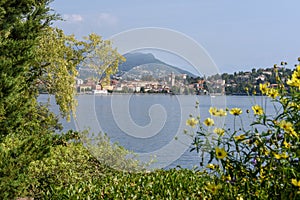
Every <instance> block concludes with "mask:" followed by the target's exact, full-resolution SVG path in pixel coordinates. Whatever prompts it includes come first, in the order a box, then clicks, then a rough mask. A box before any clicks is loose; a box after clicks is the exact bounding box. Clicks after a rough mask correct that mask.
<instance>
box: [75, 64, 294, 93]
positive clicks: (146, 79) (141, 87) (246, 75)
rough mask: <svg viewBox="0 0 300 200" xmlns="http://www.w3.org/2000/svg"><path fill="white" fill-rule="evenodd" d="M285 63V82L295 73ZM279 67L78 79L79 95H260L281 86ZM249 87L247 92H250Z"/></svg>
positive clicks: (283, 76)
mask: <svg viewBox="0 0 300 200" xmlns="http://www.w3.org/2000/svg"><path fill="white" fill-rule="evenodd" d="M284 64H285V63H283V65H281V66H278V67H277V66H276V71H277V74H278V75H279V76H278V77H280V79H281V80H282V81H283V82H286V80H287V78H288V77H289V76H290V75H291V73H292V70H291V69H288V68H285V67H284ZM278 77H277V76H276V72H275V68H265V69H262V68H260V69H255V68H253V69H252V70H251V71H246V72H243V71H240V72H234V73H233V74H228V73H223V74H216V75H214V76H210V77H205V76H204V77H196V78H195V77H192V76H189V75H187V74H175V73H174V72H172V73H170V74H168V75H165V76H161V77H159V78H157V77H156V78H155V77H153V76H151V75H144V76H140V77H139V78H132V77H131V78H128V77H127V78H126V79H124V78H123V77H122V76H113V77H112V78H111V80H110V84H106V85H105V84H103V83H102V81H101V80H98V79H97V78H87V79H85V80H83V79H80V78H78V79H77V80H76V88H77V92H78V93H79V94H92V93H95V94H97V93H99V94H107V93H165V94H186V95H188V94H196V95H208V94H210V93H214V94H226V95H246V94H247V92H249V93H250V94H257V95H259V94H260V91H259V84H260V83H264V82H269V83H270V87H277V82H276V78H277V79H278ZM246 88H247V89H246Z"/></svg>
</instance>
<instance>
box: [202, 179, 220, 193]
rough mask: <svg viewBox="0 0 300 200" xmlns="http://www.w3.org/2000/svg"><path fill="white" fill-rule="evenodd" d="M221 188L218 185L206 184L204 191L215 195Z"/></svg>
mask: <svg viewBox="0 0 300 200" xmlns="http://www.w3.org/2000/svg"><path fill="white" fill-rule="evenodd" d="M221 188H222V186H221V185H220V184H218V185H215V184H211V183H210V182H209V183H207V184H206V187H205V189H206V190H208V191H209V192H211V193H212V194H216V193H217V192H218V190H219V189H221Z"/></svg>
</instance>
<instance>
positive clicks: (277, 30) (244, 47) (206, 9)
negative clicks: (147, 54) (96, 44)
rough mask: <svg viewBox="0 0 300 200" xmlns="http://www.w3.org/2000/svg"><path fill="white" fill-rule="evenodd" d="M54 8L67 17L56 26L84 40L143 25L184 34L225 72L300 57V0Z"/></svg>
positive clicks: (160, 0) (141, 0) (121, 1)
mask: <svg viewBox="0 0 300 200" xmlns="http://www.w3.org/2000/svg"><path fill="white" fill-rule="evenodd" d="M50 7H51V8H52V9H53V10H54V11H55V12H57V13H58V14H60V15H61V16H62V17H63V18H64V19H65V21H63V22H55V23H54V26H57V27H59V28H61V29H63V30H64V31H65V33H66V34H74V35H75V36H76V37H77V38H78V39H80V38H82V37H83V36H87V35H88V34H90V33H97V34H99V35H101V36H102V37H103V38H104V39H108V38H110V37H111V36H113V35H115V34H118V33H120V32H123V31H127V30H130V29H136V28H143V27H159V28H166V29H170V30H174V31H177V32H180V33H182V34H184V35H186V36H188V37H190V38H192V39H193V40H195V41H196V42H197V43H198V44H200V45H201V46H202V47H203V48H204V49H205V50H206V52H207V53H208V54H209V56H210V57H211V58H212V59H213V61H214V62H215V63H216V65H217V66H218V68H219V69H220V72H228V73H233V72H235V71H247V70H248V71H250V70H251V69H252V68H265V67H272V66H273V65H274V64H276V63H277V64H280V62H281V61H286V62H287V63H288V67H289V68H293V67H294V64H296V63H297V59H298V57H300V23H299V22H300V1H299V0H286V1H282V0H252V1H240V0H226V1H225V0H223V1H221V0H185V1H183V0H126V1H125V0H88V1H87V0H54V2H52V3H51V4H50ZM158 56H159V55H158ZM161 58H162V59H164V58H165V59H166V60H165V61H166V62H167V63H169V62H171V61H170V60H168V59H170V57H169V58H168V56H166V55H161ZM172 59H174V57H172ZM174 60H176V59H174ZM179 60H180V59H178V61H176V62H180V61H179ZM181 60H182V59H181ZM184 63H185V62H184V61H182V63H181V64H182V65H184ZM171 64H172V63H171Z"/></svg>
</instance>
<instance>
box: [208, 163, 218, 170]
mask: <svg viewBox="0 0 300 200" xmlns="http://www.w3.org/2000/svg"><path fill="white" fill-rule="evenodd" d="M206 168H209V169H215V168H216V165H214V164H211V163H209V164H208V165H206Z"/></svg>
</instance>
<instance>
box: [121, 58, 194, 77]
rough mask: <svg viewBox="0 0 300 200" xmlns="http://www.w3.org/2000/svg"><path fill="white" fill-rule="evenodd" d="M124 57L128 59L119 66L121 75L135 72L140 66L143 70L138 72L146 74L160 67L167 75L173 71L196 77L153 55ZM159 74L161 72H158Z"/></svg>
mask: <svg viewBox="0 0 300 200" xmlns="http://www.w3.org/2000/svg"><path fill="white" fill-rule="evenodd" d="M123 56H124V57H125V58H126V62H124V63H122V64H121V65H119V71H120V74H124V73H125V72H129V71H131V72H132V70H133V69H134V70H135V69H136V67H138V66H140V67H142V68H140V70H138V71H143V72H145V70H154V69H155V71H157V70H158V67H159V68H161V70H162V71H166V72H167V73H171V72H172V71H173V72H174V73H175V74H187V75H188V76H192V77H195V75H194V74H192V73H190V72H188V71H186V70H183V69H180V68H178V67H175V66H172V65H169V64H167V63H164V62H162V61H161V60H159V59H157V58H155V57H154V55H153V54H151V53H127V54H124V55H123ZM157 73H160V72H158V71H157ZM162 73H163V72H162Z"/></svg>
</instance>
